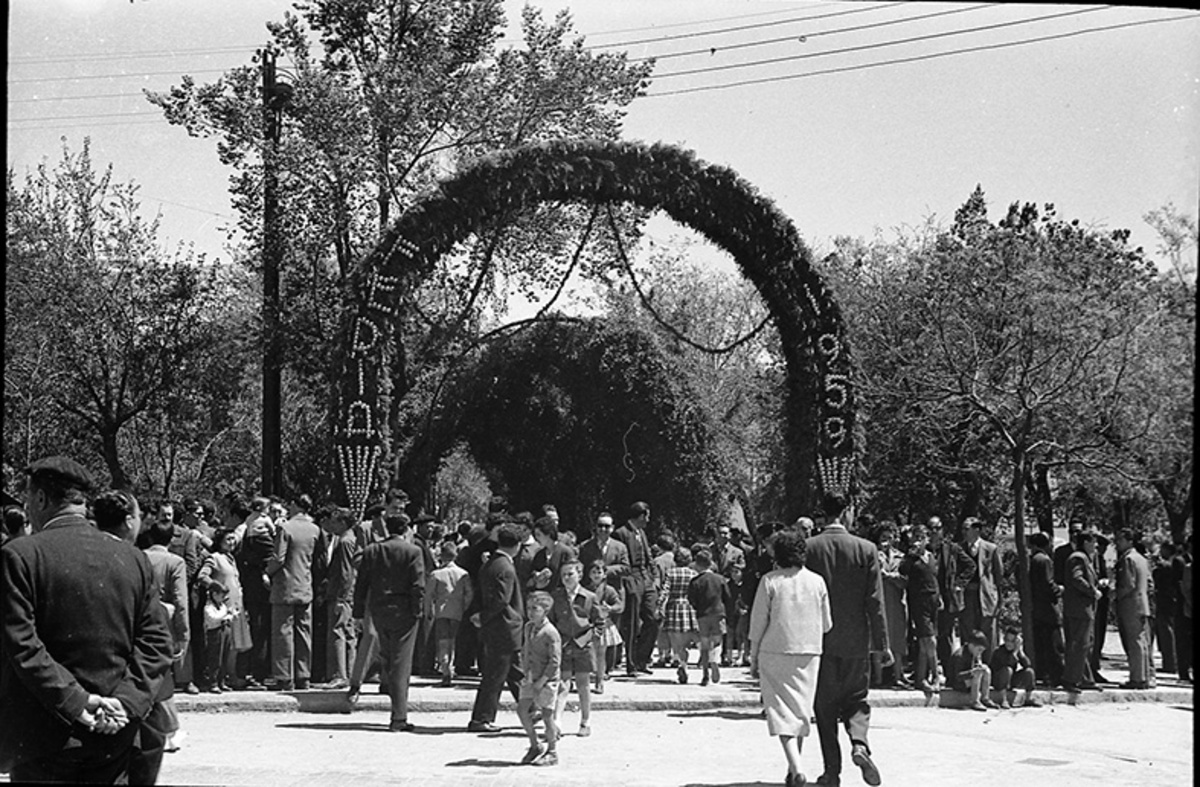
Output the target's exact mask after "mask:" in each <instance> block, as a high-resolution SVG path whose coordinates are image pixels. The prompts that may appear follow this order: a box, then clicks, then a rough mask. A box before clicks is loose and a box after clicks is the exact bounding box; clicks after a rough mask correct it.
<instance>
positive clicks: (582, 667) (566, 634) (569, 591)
mask: <svg viewBox="0 0 1200 787" xmlns="http://www.w3.org/2000/svg"><path fill="white" fill-rule="evenodd" d="M559 576H560V577H561V578H562V586H561V587H558V588H555V590H554V592H553V593H552V594H551V597H552V598H553V600H554V605H553V606H552V607H551V608H550V622H551V623H553V624H554V627H555V628H556V629H558V634H559V636H560V637H561V638H562V672H563V681H562V683H561V684H560V686H559V688H558V702H557V703H556V704H555V722H556V723H558V724H559V726H560V727H561V719H562V711H563V708H565V707H566V705H567V694H568V693H569V689H568V681H567V680H566V677H567V676H568V675H573V676H574V677H575V687H576V690H577V691H578V692H579V737H581V738H586V737H588V736H589V735H591V734H592V728H591V726H590V725H589V722H590V720H591V715H592V695H591V682H592V673H593V672H595V671H596V664H595V657H594V656H593V655H592V654H593V651H592V637H594V636H596V635H597V634H598V633H599V632H600V631H601V629H602V627H603V623H604V621H603V618H602V615H603V613H602V612H601V610H600V604H599V602H597V601H596V594H595V593H593V592H592V591H590V590H588V589H587V588H585V587H584V586H583V585H582V584H580V583H581V582H582V581H583V564H582V563H580V562H579V561H578V560H568V561H566V562H565V563H563V564H562V567H561V568H559Z"/></svg>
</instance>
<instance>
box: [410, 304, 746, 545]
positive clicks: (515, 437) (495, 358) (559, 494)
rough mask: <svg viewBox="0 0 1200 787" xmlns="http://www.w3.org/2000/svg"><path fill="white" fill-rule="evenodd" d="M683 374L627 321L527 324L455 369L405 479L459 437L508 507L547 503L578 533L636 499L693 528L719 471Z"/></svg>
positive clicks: (708, 520) (717, 484) (716, 509)
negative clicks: (601, 515) (600, 515)
mask: <svg viewBox="0 0 1200 787" xmlns="http://www.w3.org/2000/svg"><path fill="white" fill-rule="evenodd" d="M688 377H689V375H688V374H687V373H686V372H685V371H684V369H683V368H682V367H681V365H680V364H679V362H678V360H676V359H673V358H671V357H670V355H669V354H668V353H666V352H665V351H664V348H663V347H662V346H661V342H660V341H659V340H658V339H657V338H656V337H654V336H653V335H652V334H648V333H646V332H644V331H642V330H639V329H638V328H637V327H635V326H632V325H627V324H620V323H616V324H609V323H607V322H605V321H602V320H588V321H574V320H562V321H551V322H540V323H535V324H532V325H530V326H528V327H526V328H525V329H524V330H520V331H516V332H514V333H513V334H512V335H511V336H508V337H506V338H503V339H497V340H496V341H494V342H492V343H490V344H489V346H487V347H486V348H485V349H483V350H482V351H481V352H480V353H479V355H478V356H477V358H475V359H474V361H473V362H472V363H471V364H470V365H469V366H466V367H465V368H463V369H462V370H461V372H460V373H458V374H455V375H454V377H453V378H452V380H451V382H450V384H449V385H448V386H447V389H446V393H445V394H444V395H443V396H442V398H441V400H440V402H439V406H438V407H437V409H436V410H435V411H434V412H432V413H430V414H429V418H428V420H427V422H426V425H425V427H424V429H423V430H422V433H421V434H420V436H419V438H418V444H417V445H418V448H417V450H414V452H413V455H414V457H415V458H417V459H418V461H414V462H413V463H410V464H409V465H408V466H407V468H406V470H407V472H409V473H411V474H412V477H411V478H407V479H405V483H406V484H411V485H412V486H413V487H414V488H416V487H417V486H419V485H420V484H421V482H422V479H423V478H424V477H426V476H427V475H428V474H429V470H428V469H426V467H424V466H423V465H425V464H427V463H429V462H431V461H437V459H438V458H439V457H441V456H442V455H443V454H445V453H446V452H447V451H448V450H449V448H450V447H452V446H453V442H454V441H455V440H456V439H461V440H462V441H463V443H464V445H465V446H466V447H467V448H468V449H469V452H470V454H471V456H472V457H473V458H474V459H475V461H476V462H477V463H478V464H479V467H480V468H481V469H482V471H483V472H484V474H485V475H486V476H487V479H488V482H489V484H490V487H491V488H492V489H493V490H496V491H497V492H498V493H500V494H505V495H506V496H507V497H508V499H509V501H510V505H511V507H512V508H513V509H514V510H520V509H529V510H535V509H536V508H537V507H538V506H540V505H541V504H542V503H545V502H553V503H554V504H555V505H556V506H557V508H558V510H559V513H560V515H561V516H562V519H563V522H564V523H565V526H567V527H571V528H580V532H582V533H586V532H587V525H588V524H589V523H590V522H591V521H592V520H593V519H594V517H595V515H596V513H597V512H598V511H601V510H608V511H612V512H614V513H618V514H619V512H621V511H624V510H625V509H626V508H627V507H628V505H629V504H630V503H632V502H634V501H635V500H643V499H644V500H648V501H651V504H652V506H653V507H654V511H655V521H656V522H658V523H659V524H665V525H669V526H672V527H674V528H676V529H678V530H679V531H681V532H688V533H692V534H693V535H699V534H700V533H701V532H702V529H703V528H704V527H706V526H708V525H711V524H715V523H716V522H718V521H720V519H721V518H722V515H723V513H724V508H723V503H722V500H723V498H724V495H725V494H726V493H727V491H728V490H727V489H726V479H727V474H726V472H725V468H724V467H722V466H721V462H720V459H719V457H718V454H717V453H716V451H715V439H714V435H713V430H712V424H711V423H710V422H709V421H708V420H707V418H706V416H705V412H704V410H703V408H702V407H701V406H699V405H698V403H697V402H698V397H697V395H696V392H695V390H694V389H693V388H692V387H691V386H690V385H689V383H688ZM406 488H407V486H406Z"/></svg>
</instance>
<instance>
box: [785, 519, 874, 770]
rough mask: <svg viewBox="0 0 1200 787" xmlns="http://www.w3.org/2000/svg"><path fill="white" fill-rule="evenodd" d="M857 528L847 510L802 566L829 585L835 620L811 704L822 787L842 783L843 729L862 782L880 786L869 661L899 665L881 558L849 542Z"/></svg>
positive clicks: (817, 539) (859, 541) (857, 541)
mask: <svg viewBox="0 0 1200 787" xmlns="http://www.w3.org/2000/svg"><path fill="white" fill-rule="evenodd" d="M853 522H854V509H853V507H851V506H847V508H846V509H845V510H844V511H843V512H842V514H841V516H839V517H838V520H837V521H836V522H835V523H833V524H831V525H829V526H827V527H826V528H825V529H824V530H822V531H821V534H820V535H818V536H813V537H812V538H810V539H808V543H807V557H806V559H805V565H806V566H807V567H808V568H809V569H810V570H812V571H814V572H816V573H817V574H819V575H821V577H822V578H823V579H824V580H825V585H826V587H827V589H828V591H829V608H830V612H831V614H832V617H833V628H832V629H830V630H829V631H827V632H826V633H825V640H824V644H823V652H822V654H821V667H820V670H819V672H818V673H817V692H816V695H815V697H814V701H813V711H814V713H815V715H816V717H817V734H818V736H819V737H820V739H821V758H822V759H823V760H824V762H825V772H824V773H823V774H822V775H821V776H820V777H819V778H818V779H817V784H824V785H836V784H840V783H841V772H842V751H841V746H840V744H839V743H838V734H837V725H838V722H839V721H841V722H842V723H843V724H844V725H845V726H846V732H847V733H849V735H850V744H851V758H852V760H853V762H854V764H855V765H857V766H858V767H859V768H860V769H861V770H862V777H863V781H865V782H866V783H867V784H871V785H876V784H879V783H880V776H879V769H878V768H877V767H876V766H875V763H874V761H873V760H872V759H871V749H870V746H869V745H868V744H867V731H868V730H869V729H870V725H871V706H870V704H869V703H868V702H867V693H868V691H869V688H870V680H871V653H872V652H875V653H882V654H883V664H884V666H890V665H891V664H892V663H893V662H894V660H895V659H894V657H893V656H892V652H891V650H890V649H889V648H888V639H887V625H886V623H885V622H884V618H883V584H882V579H881V577H880V573H879V553H878V551H877V550H876V548H875V545H874V544H872V543H871V542H870V541H868V540H867V539H865V538H859V537H858V536H854V535H851V534H850V532H849V530H848V526H849V525H851V524H852V523H853Z"/></svg>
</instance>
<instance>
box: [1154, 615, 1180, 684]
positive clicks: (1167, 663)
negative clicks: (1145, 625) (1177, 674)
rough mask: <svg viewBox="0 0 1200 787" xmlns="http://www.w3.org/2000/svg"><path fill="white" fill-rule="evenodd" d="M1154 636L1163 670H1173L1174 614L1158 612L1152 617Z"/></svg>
mask: <svg viewBox="0 0 1200 787" xmlns="http://www.w3.org/2000/svg"><path fill="white" fill-rule="evenodd" d="M1154 636H1155V638H1156V639H1157V640H1158V650H1159V652H1160V653H1162V668H1163V672H1174V671H1175V616H1174V615H1164V614H1161V613H1160V614H1159V615H1157V616H1155V618H1154Z"/></svg>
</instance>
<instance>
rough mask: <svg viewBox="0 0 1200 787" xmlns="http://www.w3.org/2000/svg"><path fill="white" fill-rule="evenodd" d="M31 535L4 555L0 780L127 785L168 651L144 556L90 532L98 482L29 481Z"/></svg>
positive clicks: (36, 473)
mask: <svg viewBox="0 0 1200 787" xmlns="http://www.w3.org/2000/svg"><path fill="white" fill-rule="evenodd" d="M26 472H27V473H28V474H29V486H28V489H27V492H26V510H27V513H28V514H29V519H30V522H31V523H32V524H33V530H34V533H33V535H31V536H27V537H24V538H18V539H14V540H13V541H10V542H9V543H7V544H5V546H4V548H3V550H0V555H2V561H3V593H0V612H2V614H3V623H4V628H3V635H2V639H0V652H3V653H4V658H3V660H2V661H0V771H9V773H10V774H11V778H12V781H13V782H34V781H54V782H66V783H79V782H107V783H114V782H117V781H125V780H126V779H127V778H128V771H129V765H130V758H131V756H132V754H133V753H134V747H135V738H136V735H137V732H138V729H139V727H140V726H141V725H140V723H139V722H140V720H142V719H144V718H145V717H146V715H147V714H148V713H149V712H150V708H151V705H152V704H153V702H154V698H155V696H156V695H157V694H158V690H159V686H160V684H161V682H162V681H163V680H164V679H165V680H170V676H169V674H168V671H169V669H170V667H171V657H172V652H171V651H172V642H171V633H170V631H169V629H168V625H167V618H166V615H165V614H163V612H162V609H161V605H160V604H159V599H158V594H157V592H156V591H155V588H154V574H153V571H152V569H151V567H150V563H149V561H148V560H147V559H146V556H145V555H144V554H142V552H141V550H138V549H136V548H135V547H134V546H133V545H132V544H128V543H125V542H124V541H122V540H119V539H117V538H113V537H111V536H110V535H108V534H106V533H103V532H101V531H100V530H98V529H96V528H95V527H93V526H92V524H91V523H90V522H89V521H88V520H87V518H86V516H85V514H86V511H87V492H88V491H89V489H90V488H91V479H90V477H89V475H88V473H87V471H86V470H85V469H84V468H83V467H81V466H80V465H79V464H78V463H76V462H74V461H72V460H71V459H68V458H66V457H62V456H56V457H50V458H48V459H42V460H39V461H37V462H34V463H33V464H32V465H30V466H29V468H28V469H27V470H26Z"/></svg>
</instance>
